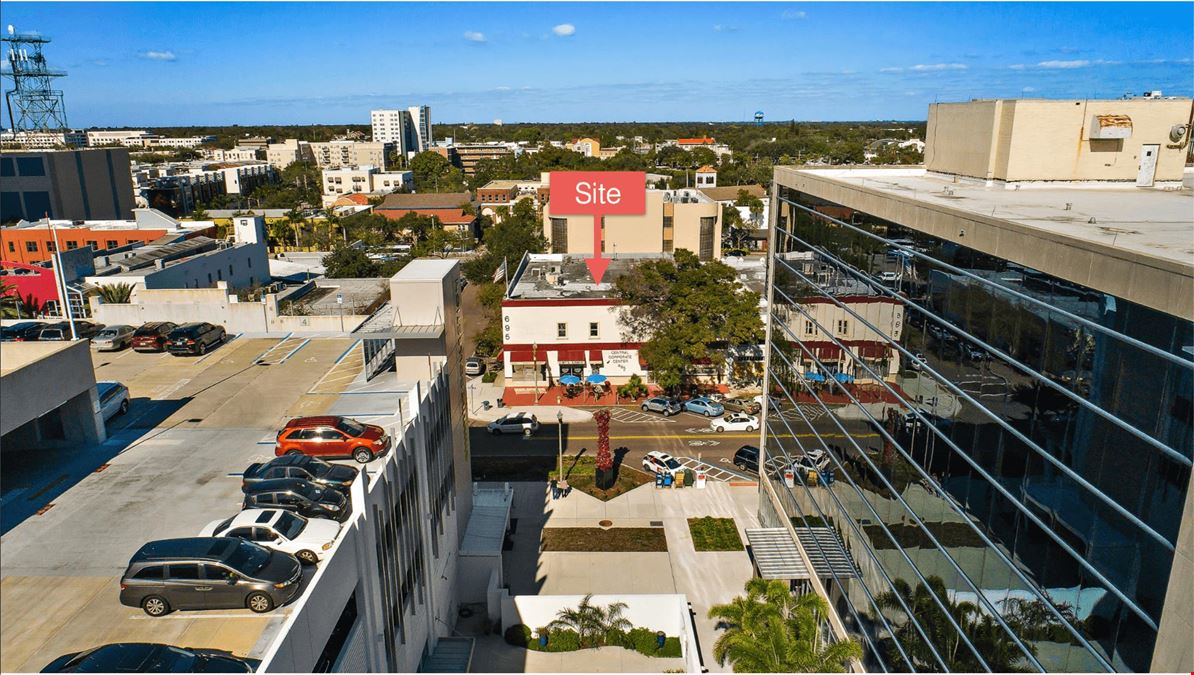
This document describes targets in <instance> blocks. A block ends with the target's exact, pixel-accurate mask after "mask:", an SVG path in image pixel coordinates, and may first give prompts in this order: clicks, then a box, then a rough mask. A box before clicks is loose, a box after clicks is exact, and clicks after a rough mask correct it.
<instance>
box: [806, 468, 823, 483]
mask: <svg viewBox="0 0 1194 675" xmlns="http://www.w3.org/2000/svg"><path fill="white" fill-rule="evenodd" d="M820 482H821V474H820V473H818V472H817V471H816V470H815V469H809V470H808V481H807V483H806V484H807V485H818V484H820Z"/></svg>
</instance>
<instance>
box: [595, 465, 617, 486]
mask: <svg viewBox="0 0 1194 675" xmlns="http://www.w3.org/2000/svg"><path fill="white" fill-rule="evenodd" d="M593 482H594V483H596V485H597V488H598V489H599V490H608V489H610V488H612V487H613V486H614V483H616V482H618V472H617V470H616V469H614V468H612V467H611V468H609V469H600V468H598V469H595V470H594V480H593Z"/></svg>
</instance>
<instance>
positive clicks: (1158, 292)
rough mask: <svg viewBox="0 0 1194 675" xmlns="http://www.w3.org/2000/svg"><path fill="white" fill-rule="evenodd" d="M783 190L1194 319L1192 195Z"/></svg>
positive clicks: (998, 187) (920, 175) (1119, 190)
mask: <svg viewBox="0 0 1194 675" xmlns="http://www.w3.org/2000/svg"><path fill="white" fill-rule="evenodd" d="M775 181H776V183H777V184H778V185H782V186H787V187H792V188H795V189H798V190H800V191H802V192H805V193H808V194H810V195H813V196H815V197H817V198H820V199H825V200H827V201H829V202H831V203H834V204H840V205H842V206H844V207H846V208H849V209H856V210H858V211H861V212H864V213H868V214H870V215H872V216H875V217H877V218H882V219H885V220H888V221H890V222H893V223H897V224H899V225H901V226H903V227H907V228H909V229H912V230H915V231H917V232H923V233H925V234H928V235H931V236H934V237H937V238H939V239H942V240H944V241H948V242H952V243H955V244H959V245H962V246H967V247H969V248H972V249H974V250H976V251H981V252H983V253H986V254H988V255H992V256H995V257H997V258H1001V259H1004V260H1007V261H1010V262H1013V263H1016V264H1019V265H1024V266H1026V267H1029V268H1032V269H1034V270H1038V271H1040V272H1044V273H1046V274H1050V275H1052V276H1055V277H1058V278H1060V279H1065V280H1067V281H1071V282H1073V283H1076V284H1080V285H1082V286H1085V287H1087V288H1091V289H1095V290H1098V291H1100V292H1103V293H1108V294H1111V295H1114V296H1116V297H1119V298H1122V299H1124V300H1128V301H1130V302H1134V303H1138V304H1141V305H1144V306H1146V307H1151V308H1153V309H1156V310H1158V311H1161V312H1165V313H1167V314H1170V315H1172V316H1178V317H1183V318H1187V319H1190V318H1194V191H1191V190H1190V189H1188V188H1185V189H1183V188H1178V187H1173V188H1168V187H1156V188H1138V187H1136V186H1135V185H1132V184H1124V183H1114V184H1111V183H1098V182H1073V183H1058V182H1049V183H1042V182H1036V183H1012V184H1005V183H1002V182H1000V183H995V184H992V185H987V184H986V182H985V181H980V180H975V179H966V178H955V177H954V176H950V175H944V174H936V173H930V172H928V171H926V170H925V169H924V168H923V167H907V168H904V167H900V168H857V169H850V168H824V169H823V168H805V167H792V166H788V167H776V169H775Z"/></svg>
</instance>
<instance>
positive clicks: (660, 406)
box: [642, 396, 683, 417]
mask: <svg viewBox="0 0 1194 675" xmlns="http://www.w3.org/2000/svg"><path fill="white" fill-rule="evenodd" d="M642 408H643V412H657V413H662V414H663V416H664V417H671V416H672V415H679V414H680V411H681V410H683V408H682V407H681V406H680V403H679V402H678V401H677V400H676V399H674V398H664V397H662V396H656V397H655V398H649V399H647V400H645V401H643V405H642Z"/></svg>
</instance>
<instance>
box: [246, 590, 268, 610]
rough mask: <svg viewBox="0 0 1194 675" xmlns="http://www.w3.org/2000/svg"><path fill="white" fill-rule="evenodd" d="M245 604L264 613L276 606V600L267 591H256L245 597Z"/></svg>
mask: <svg viewBox="0 0 1194 675" xmlns="http://www.w3.org/2000/svg"><path fill="white" fill-rule="evenodd" d="M245 606H246V607H248V608H249V609H251V610H253V611H254V612H256V613H258V614H264V613H265V612H268V611H270V610H271V609H273V608H274V600H273V598H271V597H269V596H268V595H266V594H265V593H262V592H260V591H255V592H253V593H250V594H249V596H248V597H247V598H245Z"/></svg>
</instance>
